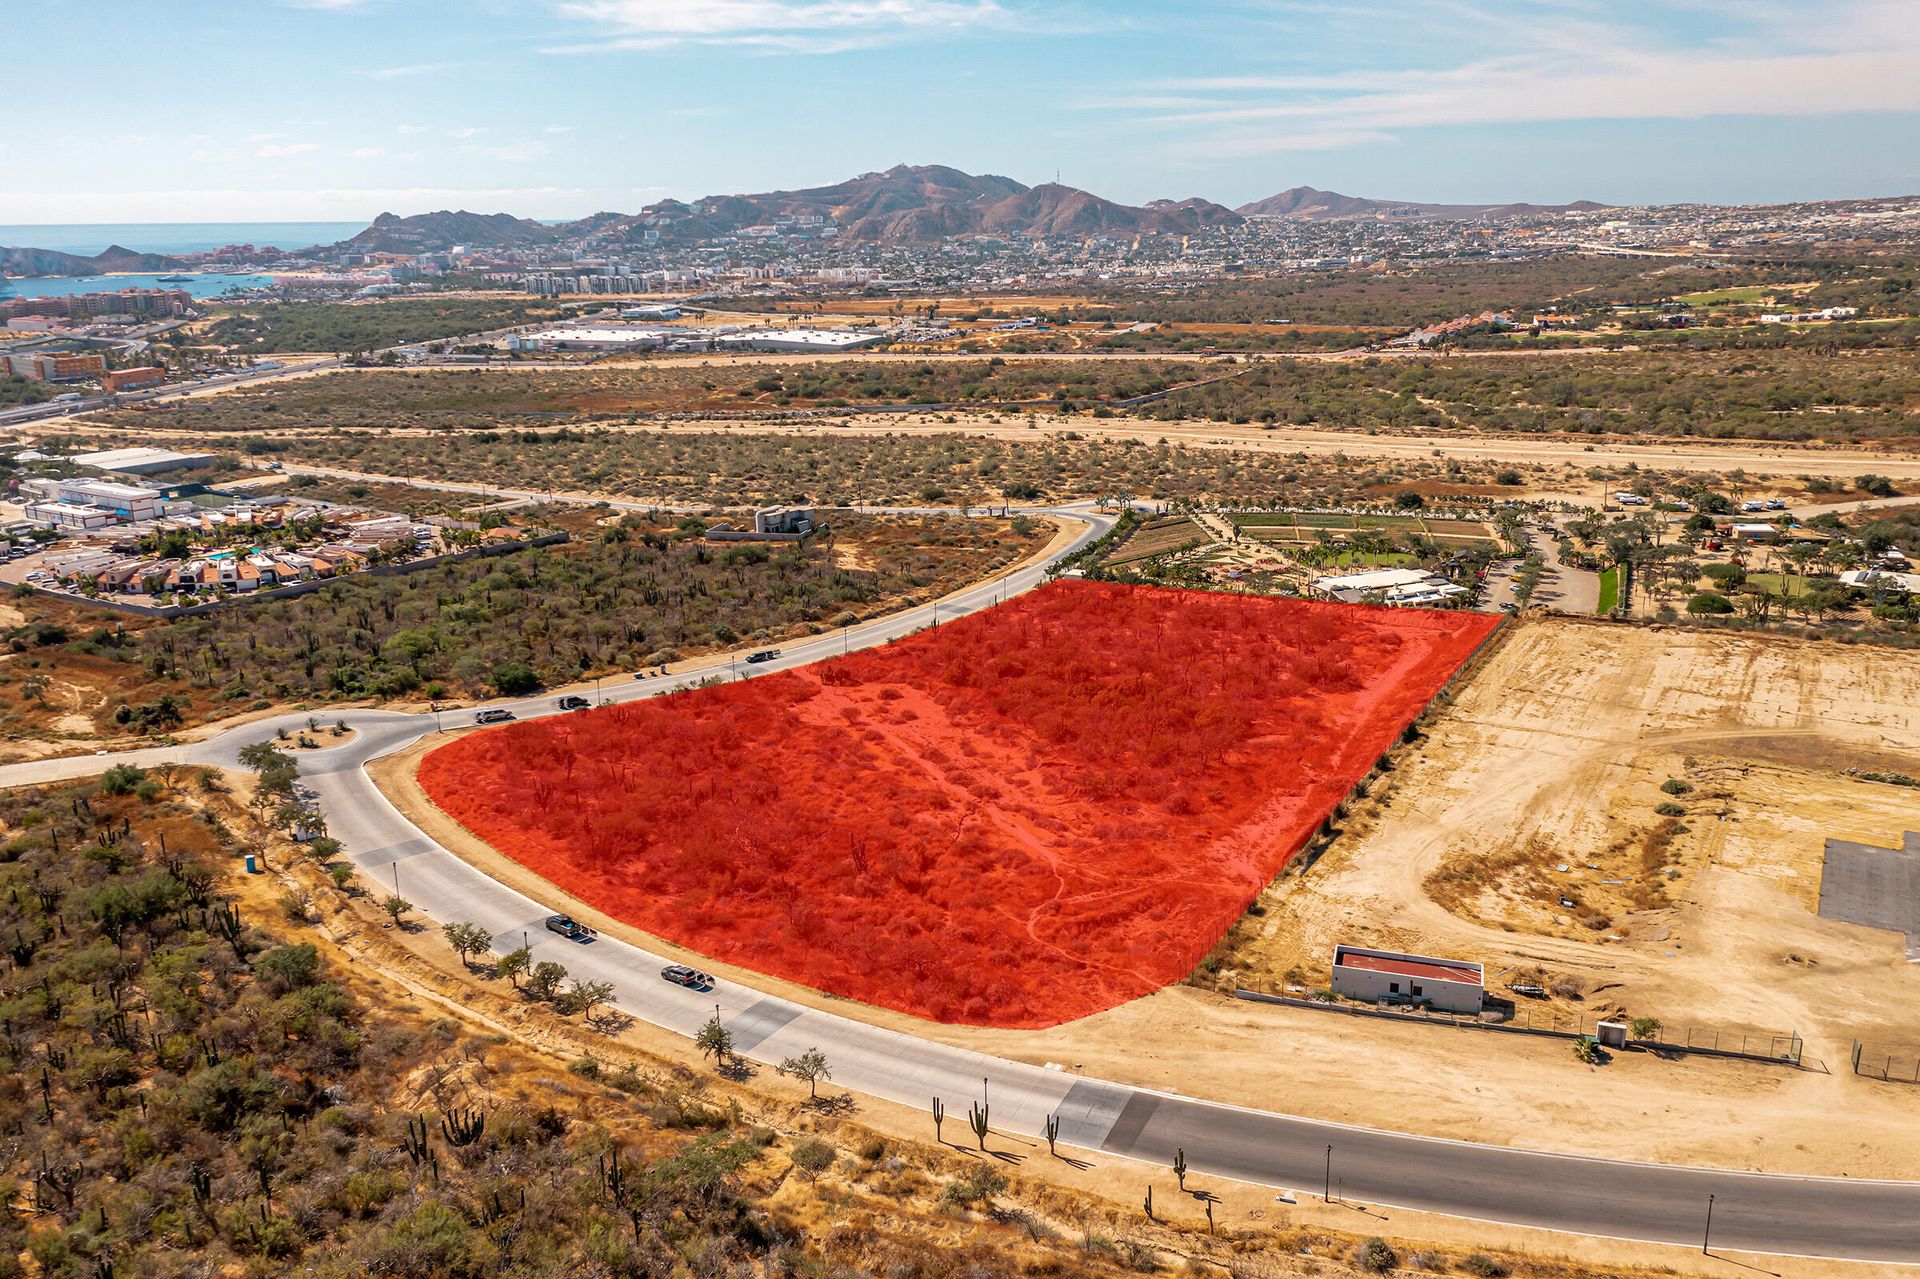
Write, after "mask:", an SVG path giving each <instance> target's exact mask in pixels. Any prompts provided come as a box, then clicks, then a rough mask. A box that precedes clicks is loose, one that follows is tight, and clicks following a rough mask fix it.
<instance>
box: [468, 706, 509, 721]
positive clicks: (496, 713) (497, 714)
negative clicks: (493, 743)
mask: <svg viewBox="0 0 1920 1279" xmlns="http://www.w3.org/2000/svg"><path fill="white" fill-rule="evenodd" d="M514 718H516V716H515V715H514V713H513V712H512V711H510V710H508V709H507V708H506V707H504V706H489V707H488V708H487V709H486V710H483V711H481V712H480V713H479V714H477V715H475V716H474V717H473V722H474V723H476V724H504V723H506V722H507V721H508V720H510V719H514Z"/></svg>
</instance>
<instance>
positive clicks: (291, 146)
mask: <svg viewBox="0 0 1920 1279" xmlns="http://www.w3.org/2000/svg"><path fill="white" fill-rule="evenodd" d="M319 149H320V144H319V143H317V142H263V143H261V144H260V145H259V146H257V147H255V148H254V150H253V153H254V155H256V156H258V157H259V158H260V159H262V160H284V159H286V158H287V157H288V156H294V155H311V154H312V153H313V152H315V151H318V150H319Z"/></svg>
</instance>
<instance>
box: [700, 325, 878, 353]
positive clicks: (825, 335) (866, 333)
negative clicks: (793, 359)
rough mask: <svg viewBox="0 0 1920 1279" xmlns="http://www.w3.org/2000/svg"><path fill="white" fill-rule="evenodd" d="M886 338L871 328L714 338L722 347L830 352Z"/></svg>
mask: <svg viewBox="0 0 1920 1279" xmlns="http://www.w3.org/2000/svg"><path fill="white" fill-rule="evenodd" d="M886 340H887V335H886V334H884V333H879V332H876V331H874V330H872V329H757V330H754V331H752V332H749V333H730V334H728V335H727V336H725V337H722V338H719V339H717V340H716V341H717V344H718V345H719V346H721V347H722V348H734V349H742V348H744V349H746V350H750V351H797V352H800V353H802V354H813V355H831V354H833V353H834V352H835V351H857V350H859V349H861V348H862V347H868V346H878V345H879V344H880V343H882V342H885V341H886Z"/></svg>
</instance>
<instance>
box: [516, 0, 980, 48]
mask: <svg viewBox="0 0 1920 1279" xmlns="http://www.w3.org/2000/svg"><path fill="white" fill-rule="evenodd" d="M559 9H560V12H561V13H562V14H563V15H564V16H566V17H569V18H573V19H576V20H579V21H582V22H585V23H588V24H590V25H593V26H597V27H599V28H601V29H602V30H603V31H604V32H606V38H605V39H603V40H601V41H597V42H594V43H582V44H568V45H561V46H557V47H554V48H550V49H548V50H547V52H549V53H594V52H603V51H605V50H607V49H643V50H644V49H662V48H668V47H671V46H673V45H677V44H689V43H692V44H708V45H732V46H739V47H744V48H747V49H751V50H755V51H758V52H763V53H844V52H848V51H851V50H855V49H867V48H874V47H877V46H879V45H883V44H889V43H892V42H894V41H897V40H901V39H907V38H912V37H915V36H930V35H938V34H941V33H944V32H952V31H957V30H964V29H969V28H978V27H987V26H1008V25H1013V24H1014V22H1015V21H1016V15H1015V14H1014V13H1012V12H1011V11H1009V10H1008V9H1007V8H1005V7H1004V6H1002V5H1001V4H1000V3H999V2H998V0H563V2H562V3H561V4H560V6H559Z"/></svg>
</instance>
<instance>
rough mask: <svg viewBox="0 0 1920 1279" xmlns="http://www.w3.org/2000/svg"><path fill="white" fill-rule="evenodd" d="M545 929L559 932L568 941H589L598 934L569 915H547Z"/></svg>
mask: <svg viewBox="0 0 1920 1279" xmlns="http://www.w3.org/2000/svg"><path fill="white" fill-rule="evenodd" d="M547 931H548V932H550V933H559V934H560V935H561V936H562V937H564V938H566V939H567V940H568V941H577V942H582V943H585V942H590V941H592V940H593V939H594V938H595V937H597V936H598V935H599V934H597V933H595V932H594V931H593V929H591V928H588V927H587V926H586V925H585V924H583V923H581V922H580V921H579V920H577V919H575V918H574V917H573V916H571V915H548V916H547Z"/></svg>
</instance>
